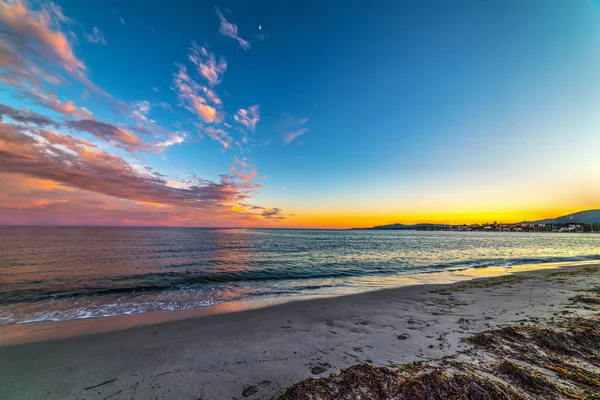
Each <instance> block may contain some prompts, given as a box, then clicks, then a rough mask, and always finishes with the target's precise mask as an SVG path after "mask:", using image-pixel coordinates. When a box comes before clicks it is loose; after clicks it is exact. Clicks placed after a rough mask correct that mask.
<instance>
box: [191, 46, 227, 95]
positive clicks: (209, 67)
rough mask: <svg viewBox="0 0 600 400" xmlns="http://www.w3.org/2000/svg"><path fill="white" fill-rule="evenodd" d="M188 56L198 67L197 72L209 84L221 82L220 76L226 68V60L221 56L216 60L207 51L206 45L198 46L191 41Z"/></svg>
mask: <svg viewBox="0 0 600 400" xmlns="http://www.w3.org/2000/svg"><path fill="white" fill-rule="evenodd" d="M188 57H189V59H190V61H191V62H192V63H193V64H194V65H195V66H196V68H197V69H198V73H199V74H200V75H202V76H203V77H204V78H206V80H207V81H208V82H209V83H210V85H211V86H214V85H216V84H218V83H220V82H221V77H222V75H223V74H224V73H225V71H226V70H227V61H225V59H224V58H223V56H221V58H220V59H219V62H217V60H216V58H215V55H214V54H213V53H211V52H209V51H208V50H207V49H206V47H203V46H198V44H197V43H195V42H193V43H192V47H191V48H190V54H189V56H188Z"/></svg>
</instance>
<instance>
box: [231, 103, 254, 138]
mask: <svg viewBox="0 0 600 400" xmlns="http://www.w3.org/2000/svg"><path fill="white" fill-rule="evenodd" d="M258 107H259V106H258V105H254V106H251V107H248V108H247V109H243V108H240V109H239V110H238V112H237V113H236V114H235V115H234V116H233V119H235V120H236V121H237V122H239V123H240V124H242V125H244V126H245V127H246V128H248V129H250V130H251V131H253V132H254V130H255V129H256V124H257V123H258V121H259V120H260V113H259V110H258Z"/></svg>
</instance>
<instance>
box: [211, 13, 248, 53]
mask: <svg viewBox="0 0 600 400" xmlns="http://www.w3.org/2000/svg"><path fill="white" fill-rule="evenodd" d="M217 16H218V17H219V19H220V20H221V24H220V25H219V32H221V34H222V35H223V36H227V37H230V38H232V39H235V40H237V41H238V43H239V44H240V46H241V47H242V49H244V50H249V49H250V47H251V46H250V43H249V42H248V41H246V40H244V39H242V38H241V37H240V36H239V35H238V27H237V25H235V24H232V23H231V22H229V21H227V20H226V19H225V17H224V16H223V13H222V12H221V11H220V10H219V9H217Z"/></svg>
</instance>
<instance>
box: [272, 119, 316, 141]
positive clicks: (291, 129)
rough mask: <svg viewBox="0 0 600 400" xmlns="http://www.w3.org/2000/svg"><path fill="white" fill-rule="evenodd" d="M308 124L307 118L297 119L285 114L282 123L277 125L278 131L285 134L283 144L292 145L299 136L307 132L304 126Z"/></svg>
mask: <svg viewBox="0 0 600 400" xmlns="http://www.w3.org/2000/svg"><path fill="white" fill-rule="evenodd" d="M307 123H308V118H297V117H294V116H292V115H289V114H286V115H285V116H284V118H283V121H281V123H280V124H279V125H280V126H279V129H280V130H283V131H284V132H285V133H284V135H283V141H284V142H285V143H288V144H289V143H292V142H293V141H294V140H296V139H297V138H298V137H299V136H302V135H304V134H305V133H306V132H308V131H309V129H308V128H306V127H305V125H306V124H307Z"/></svg>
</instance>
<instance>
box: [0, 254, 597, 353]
mask: <svg viewBox="0 0 600 400" xmlns="http://www.w3.org/2000/svg"><path fill="white" fill-rule="evenodd" d="M595 264H598V261H597V260H582V261H560V262H546V263H537V264H524V265H516V266H510V267H501V266H495V267H482V268H467V269H464V270H446V271H440V272H430V273H420V274H407V275H406V276H403V277H400V278H396V279H397V280H398V281H404V283H403V284H402V283H401V284H397V285H390V286H387V287H385V286H384V287H375V288H372V289H367V290H362V291H358V292H354V293H347V294H323V295H300V296H294V297H266V298H260V299H246V300H239V301H226V302H223V303H218V304H213V305H210V306H203V307H190V308H187V309H184V310H160V311H150V312H143V313H133V314H121V315H111V316H99V317H90V318H76V319H71V320H62V321H33V322H26V323H17V324H11V325H5V326H0V348H2V347H6V346H13V345H19V344H26V343H35V342H43V341H48V340H60V339H68V338H73V337H79V336H86V335H95V334H102V333H108V332H114V331H120V330H126V329H134V328H137V327H142V326H152V325H160V324H164V323H169V322H175V321H180V320H190V319H195V318H204V317H207V316H212V315H219V314H228V313H238V312H245V311H250V310H256V309H261V308H265V307H273V306H277V305H282V304H287V303H293V302H298V301H301V302H302V301H308V300H313V299H328V298H336V297H346V296H357V295H361V294H365V293H371V292H378V291H384V290H399V289H407V288H410V287H416V288H418V287H422V286H425V285H438V286H440V285H441V286H443V285H452V284H458V283H461V282H463V283H464V282H470V281H475V280H479V279H488V278H491V277H497V276H509V275H515V274H520V273H524V272H529V271H537V270H547V269H556V268H564V267H567V268H568V267H576V266H585V265H595Z"/></svg>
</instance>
